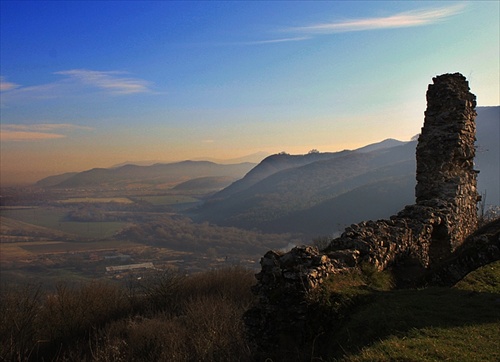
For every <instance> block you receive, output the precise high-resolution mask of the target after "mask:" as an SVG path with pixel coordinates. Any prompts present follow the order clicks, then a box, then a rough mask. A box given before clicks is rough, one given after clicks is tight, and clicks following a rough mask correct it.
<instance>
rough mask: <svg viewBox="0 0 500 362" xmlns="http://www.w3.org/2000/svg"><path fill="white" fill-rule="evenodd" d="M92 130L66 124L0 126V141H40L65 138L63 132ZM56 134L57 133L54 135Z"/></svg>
mask: <svg viewBox="0 0 500 362" xmlns="http://www.w3.org/2000/svg"><path fill="white" fill-rule="evenodd" d="M75 129H76V130H92V129H93V128H91V127H85V126H78V125H74V124H68V123H44V124H31V125H27V124H2V125H0V140H1V141H40V140H48V139H57V138H65V137H66V135H65V134H63V133H62V132H64V131H65V130H75ZM55 132H58V133H55Z"/></svg>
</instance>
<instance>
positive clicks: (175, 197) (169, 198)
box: [140, 194, 199, 205]
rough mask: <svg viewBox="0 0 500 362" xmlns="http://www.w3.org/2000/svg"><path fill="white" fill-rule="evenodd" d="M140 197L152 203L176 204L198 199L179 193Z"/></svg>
mask: <svg viewBox="0 0 500 362" xmlns="http://www.w3.org/2000/svg"><path fill="white" fill-rule="evenodd" d="M140 199H141V200H142V201H146V202H149V203H150V204H152V205H176V204H185V203H191V202H198V201H199V199H197V198H195V197H193V196H189V195H179V194H171V195H158V196H141V197H140Z"/></svg>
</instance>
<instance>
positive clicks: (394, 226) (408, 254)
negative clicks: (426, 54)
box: [245, 73, 479, 349]
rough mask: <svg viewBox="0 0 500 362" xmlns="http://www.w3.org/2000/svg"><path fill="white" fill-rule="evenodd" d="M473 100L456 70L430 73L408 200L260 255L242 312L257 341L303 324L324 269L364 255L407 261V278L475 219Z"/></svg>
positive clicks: (435, 259)
mask: <svg viewBox="0 0 500 362" xmlns="http://www.w3.org/2000/svg"><path fill="white" fill-rule="evenodd" d="M475 106H476V101H475V96H474V95H473V94H472V93H470V92H469V85H468V82H467V80H466V79H465V77H464V76H462V75H461V74H459V73H455V74H444V75H441V76H437V77H435V78H433V84H431V85H429V88H428V90H427V110H426V112H425V120H424V127H423V128H422V132H421V135H420V137H419V140H418V146H417V151H416V158H417V175H416V178H417V186H416V190H415V196H416V203H415V204H414V205H410V206H406V207H405V208H404V209H403V210H402V211H400V212H399V213H398V214H397V215H395V216H392V217H391V218H390V219H389V220H378V221H367V222H361V223H359V224H355V225H351V226H350V227H348V228H346V229H345V231H344V233H343V234H342V235H341V236H340V237H338V238H336V239H334V240H332V241H331V243H330V245H329V247H328V248H327V249H326V250H325V251H323V252H319V251H318V250H317V249H316V248H314V247H310V246H300V247H296V248H294V249H292V250H291V251H290V252H288V253H282V252H276V251H269V252H268V253H267V254H266V255H264V257H263V258H262V259H261V266H262V270H261V272H260V273H258V274H257V275H256V277H257V280H258V283H257V285H256V286H255V288H254V292H255V294H256V295H257V296H258V298H259V302H258V304H257V306H256V307H255V308H253V309H252V310H250V311H249V312H248V313H247V315H246V319H245V320H246V324H247V327H248V331H249V334H250V336H251V337H253V338H254V340H255V342H256V343H257V344H258V345H259V346H260V347H261V348H263V349H268V348H273V346H274V345H275V344H276V343H277V341H278V339H279V338H281V336H282V335H283V334H287V333H290V331H292V333H300V331H301V330H303V328H304V326H305V316H306V312H307V311H306V308H307V303H304V301H305V298H306V296H307V293H308V292H310V291H311V290H313V289H315V288H317V287H318V286H319V285H320V284H321V283H322V282H323V280H324V279H325V278H326V277H328V276H330V275H332V274H333V275H335V274H337V273H342V272H344V271H346V270H350V269H352V268H357V267H359V266H360V264H361V263H370V264H372V265H374V266H376V268H377V269H379V270H384V269H387V268H393V267H394V268H395V267H397V266H398V265H405V266H408V265H411V266H412V269H411V273H406V274H407V275H406V276H407V277H408V278H410V279H411V278H412V277H413V276H415V275H416V274H415V273H414V271H415V270H420V271H425V270H428V269H429V268H432V267H434V266H438V265H439V263H440V262H441V261H442V260H443V259H445V258H447V257H449V256H450V255H451V254H452V253H453V252H454V251H455V250H456V249H457V248H458V247H460V246H461V245H462V244H463V242H464V240H465V239H466V238H467V236H468V235H469V234H471V233H472V232H473V231H474V230H475V229H476V227H477V201H478V200H479V196H478V194H477V190H476V175H477V171H475V170H474V155H475V147H474V142H475V131H476V127H475V116H476V112H475ZM415 268H416V269H415ZM401 274H402V275H405V273H404V271H402V272H401Z"/></svg>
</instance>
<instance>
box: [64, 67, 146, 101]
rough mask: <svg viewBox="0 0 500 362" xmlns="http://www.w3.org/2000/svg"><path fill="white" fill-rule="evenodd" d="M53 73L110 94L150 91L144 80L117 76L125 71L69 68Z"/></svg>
mask: <svg viewBox="0 0 500 362" xmlns="http://www.w3.org/2000/svg"><path fill="white" fill-rule="evenodd" d="M54 74H59V75H65V76H67V77H68V78H69V79H71V80H74V81H77V82H80V83H83V84H85V85H89V86H93V87H97V88H100V89H104V90H106V91H109V92H110V93H111V94H118V95H123V94H134V93H145V92H149V91H150V89H149V83H148V82H146V81H144V80H141V79H137V78H130V77H123V76H119V75H120V74H125V72H118V71H97V70H88V69H71V70H64V71H60V72H55V73H54Z"/></svg>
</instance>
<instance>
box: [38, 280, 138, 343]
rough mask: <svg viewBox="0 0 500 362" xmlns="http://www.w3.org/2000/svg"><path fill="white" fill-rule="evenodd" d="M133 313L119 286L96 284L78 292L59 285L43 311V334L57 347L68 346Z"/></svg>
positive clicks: (79, 288) (48, 297)
mask: <svg viewBox="0 0 500 362" xmlns="http://www.w3.org/2000/svg"><path fill="white" fill-rule="evenodd" d="M129 310H130V304H129V300H128V298H127V296H126V295H125V293H124V290H122V289H121V288H119V287H117V286H115V285H111V284H108V283H104V282H92V283H89V284H85V285H83V286H80V287H78V288H76V287H70V286H68V285H67V284H59V285H57V287H56V292H55V293H54V294H50V295H48V296H47V298H46V300H45V303H44V308H43V309H42V310H41V313H40V317H41V320H42V321H43V323H42V325H41V333H42V334H43V335H44V336H46V338H47V339H49V340H50V341H52V342H54V343H67V342H69V341H71V340H72V339H74V338H77V337H84V336H87V335H88V333H89V331H91V330H92V329H95V328H98V327H100V326H102V325H104V324H105V323H106V322H109V321H112V320H113V319H116V318H119V317H121V316H124V315H126V314H127V313H128V311H129Z"/></svg>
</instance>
